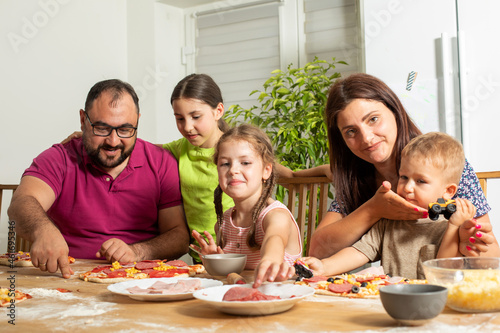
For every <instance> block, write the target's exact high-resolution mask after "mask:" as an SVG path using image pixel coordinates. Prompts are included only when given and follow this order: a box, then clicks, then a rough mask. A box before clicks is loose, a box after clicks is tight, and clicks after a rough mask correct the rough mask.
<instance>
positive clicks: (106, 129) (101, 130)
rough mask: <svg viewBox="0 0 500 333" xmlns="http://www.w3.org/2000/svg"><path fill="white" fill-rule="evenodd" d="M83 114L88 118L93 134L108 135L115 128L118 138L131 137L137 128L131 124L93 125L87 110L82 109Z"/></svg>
mask: <svg viewBox="0 0 500 333" xmlns="http://www.w3.org/2000/svg"><path fill="white" fill-rule="evenodd" d="M83 112H84V113H85V115H86V116H87V119H88V120H89V123H90V125H91V126H92V132H94V135H97V136H108V135H110V134H111V132H113V130H116V134H118V136H119V137H120V138H124V139H125V138H131V137H133V136H134V134H135V131H136V130H137V127H132V126H121V127H114V126H109V125H94V124H93V123H92V121H90V118H89V115H88V114H87V111H83Z"/></svg>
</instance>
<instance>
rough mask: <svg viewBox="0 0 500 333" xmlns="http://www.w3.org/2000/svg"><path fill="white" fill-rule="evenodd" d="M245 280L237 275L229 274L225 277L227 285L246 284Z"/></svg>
mask: <svg viewBox="0 0 500 333" xmlns="http://www.w3.org/2000/svg"><path fill="white" fill-rule="evenodd" d="M246 283H247V281H246V280H245V278H244V277H243V276H241V275H239V274H237V273H229V274H228V275H227V284H246Z"/></svg>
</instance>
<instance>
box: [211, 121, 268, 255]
mask: <svg viewBox="0 0 500 333" xmlns="http://www.w3.org/2000/svg"><path fill="white" fill-rule="evenodd" d="M229 141H246V142H248V143H249V144H250V145H251V147H252V148H253V149H254V151H255V152H257V154H258V155H259V156H260V157H261V159H262V164H263V165H267V164H269V163H270V164H271V165H272V172H271V175H270V176H269V178H268V179H267V180H263V182H264V184H263V188H262V194H261V196H260V198H259V201H258V202H257V203H256V204H255V206H254V208H253V210H252V221H253V223H252V226H251V228H250V231H249V232H248V236H247V244H248V246H249V247H250V248H251V249H254V250H259V249H260V245H259V244H257V241H256V240H255V225H256V222H257V218H258V217H259V215H260V213H261V212H262V210H263V209H264V208H265V207H266V206H267V200H268V199H269V198H270V197H271V195H272V193H273V189H274V186H275V185H276V181H277V179H278V177H277V172H276V167H275V166H276V165H275V164H276V163H275V156H274V150H273V145H272V143H271V140H270V139H269V137H268V136H267V134H266V133H264V132H263V131H262V130H261V129H260V128H258V127H255V126H252V125H248V124H243V125H240V126H237V127H233V128H231V129H229V130H228V131H227V132H225V133H224V134H223V135H222V136H221V138H220V139H219V141H218V142H217V144H216V145H215V152H214V163H215V164H216V165H217V164H218V163H217V162H218V159H219V151H220V147H221V145H222V144H223V143H225V142H229ZM214 204H215V212H216V213H217V224H218V226H219V232H218V234H217V244H218V245H219V246H220V247H221V248H224V246H225V240H224V239H223V236H222V232H221V230H222V222H223V215H224V212H223V210H222V189H221V187H220V185H219V186H217V188H216V189H215V191H214Z"/></svg>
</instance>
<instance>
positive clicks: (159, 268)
mask: <svg viewBox="0 0 500 333" xmlns="http://www.w3.org/2000/svg"><path fill="white" fill-rule="evenodd" d="M173 268H175V266H170V265H165V263H164V262H161V263H160V266H158V267H153V269H155V270H157V271H168V270H169V269H173Z"/></svg>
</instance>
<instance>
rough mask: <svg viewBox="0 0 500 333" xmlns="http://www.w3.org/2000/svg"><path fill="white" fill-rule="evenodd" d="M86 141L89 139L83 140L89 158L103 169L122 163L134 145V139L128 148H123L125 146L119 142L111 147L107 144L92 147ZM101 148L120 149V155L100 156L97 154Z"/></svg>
mask: <svg viewBox="0 0 500 333" xmlns="http://www.w3.org/2000/svg"><path fill="white" fill-rule="evenodd" d="M88 141H89V140H85V139H84V140H83V142H84V145H85V150H86V151H87V154H88V155H89V157H90V159H91V160H92V162H93V163H94V164H95V165H97V166H100V167H102V168H104V169H112V168H115V167H117V166H119V165H120V164H122V163H123V162H124V161H125V160H126V159H127V158H128V157H129V156H130V154H132V151H133V150H134V147H135V141H134V144H133V145H132V147H130V148H129V149H128V150H124V149H125V146H124V145H123V144H119V145H117V146H115V147H112V146H110V145H108V144H101V145H99V146H97V148H95V149H94V148H93V147H92V146H91V145H90V143H89V142H88ZM101 149H117V150H118V149H120V150H121V154H120V156H118V158H117V157H116V156H114V157H102V156H101V155H100V154H99V153H100V151H101Z"/></svg>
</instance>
